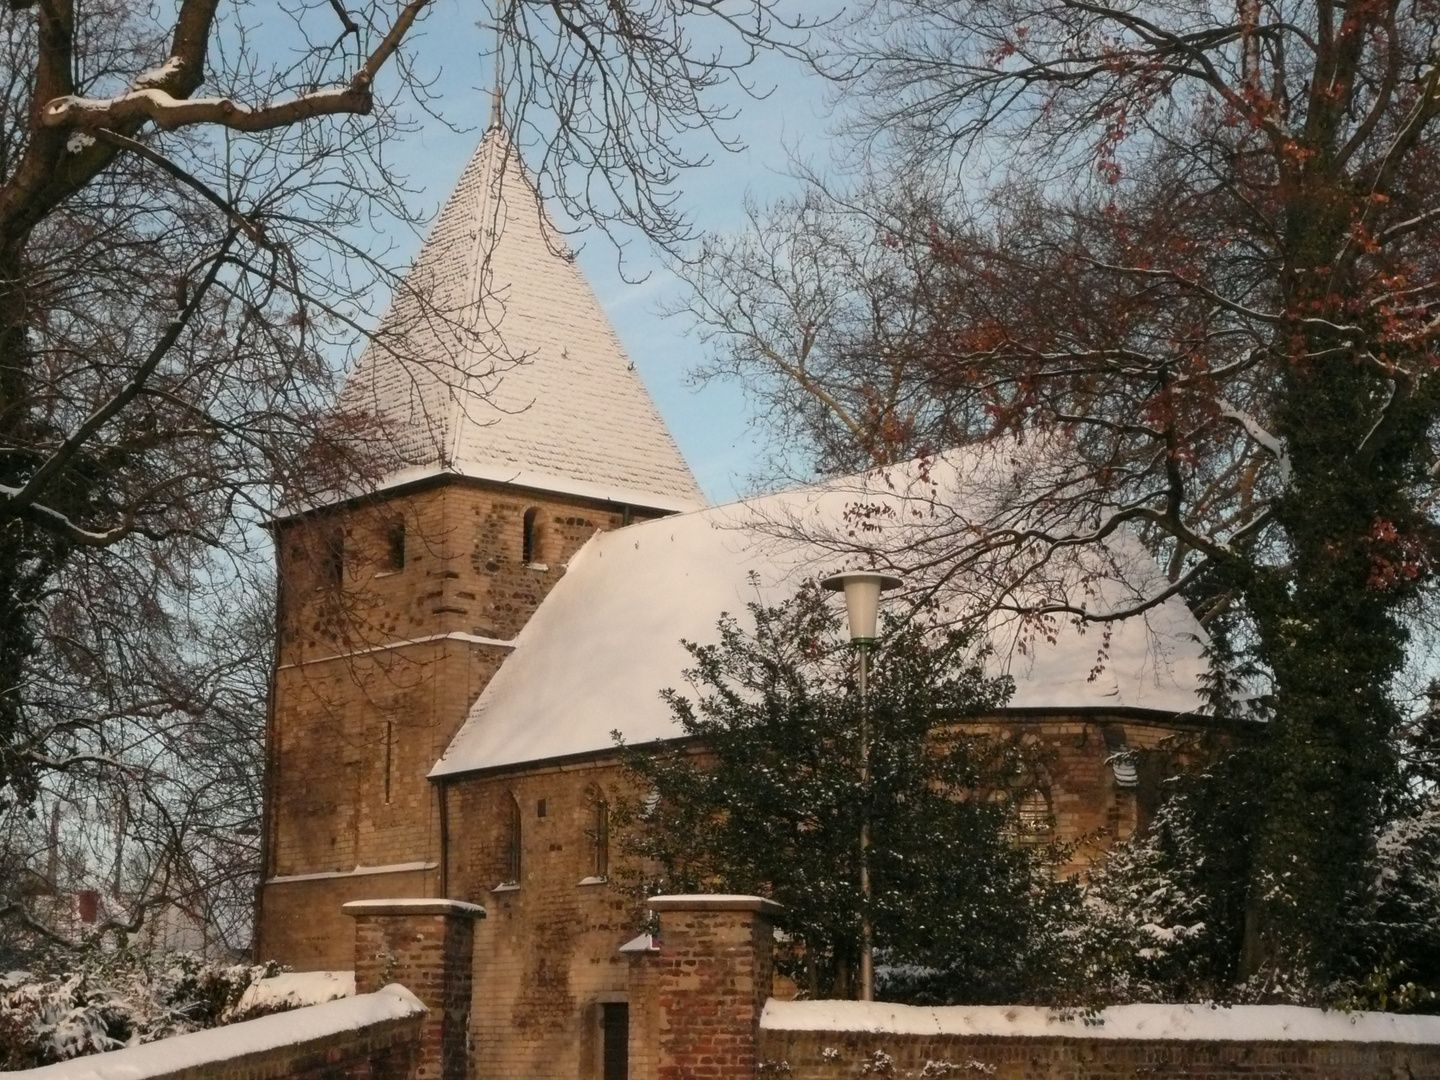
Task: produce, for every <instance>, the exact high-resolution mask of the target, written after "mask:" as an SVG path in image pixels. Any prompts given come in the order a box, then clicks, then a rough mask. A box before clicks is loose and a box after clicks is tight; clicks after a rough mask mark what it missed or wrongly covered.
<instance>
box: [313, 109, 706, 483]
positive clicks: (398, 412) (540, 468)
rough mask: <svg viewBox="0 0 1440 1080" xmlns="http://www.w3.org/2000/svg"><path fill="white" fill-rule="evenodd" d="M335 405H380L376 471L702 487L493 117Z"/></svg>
mask: <svg viewBox="0 0 1440 1080" xmlns="http://www.w3.org/2000/svg"><path fill="white" fill-rule="evenodd" d="M341 408H342V409H344V410H348V411H350V412H362V413H365V414H367V415H368V416H369V417H371V418H373V419H374V420H376V421H378V427H379V429H380V432H381V437H382V438H383V439H384V440H385V447H386V456H387V457H388V458H389V459H390V461H391V462H392V466H391V469H390V474H389V475H388V476H387V478H386V480H385V484H386V486H391V485H394V484H399V483H406V482H409V481H410V480H412V479H421V478H423V477H425V476H427V475H430V474H434V473H440V472H448V473H454V474H458V475H462V476H471V477H475V478H477V479H485V480H495V481H500V482H508V483H515V484H519V485H523V486H525V487H532V488H539V489H541V490H546V491H555V492H563V493H566V494H572V495H580V496H585V497H590V498H598V499H605V500H608V501H613V502H620V503H626V504H629V505H634V506H644V507H649V508H653V509H657V510H684V509H691V508H693V507H696V506H700V505H702V504H703V501H704V500H703V497H702V495H701V494H700V489H699V487H698V485H697V484H696V483H695V478H694V477H693V476H692V475H691V473H690V470H689V469H688V468H687V467H686V465H685V461H684V459H683V458H682V457H681V456H680V451H679V449H678V447H677V446H676V445H675V441H674V439H673V438H672V437H671V435H670V432H669V431H668V430H667V429H666V427H665V423H664V421H663V420H661V418H660V414H659V413H658V412H657V411H656V409H655V406H654V404H653V402H652V401H651V400H650V397H649V395H648V394H647V393H646V392H645V388H644V386H643V385H642V384H641V382H640V379H639V377H638V376H637V374H636V372H635V366H634V364H632V363H631V362H630V361H629V358H628V357H627V356H626V355H625V351H624V349H623V348H622V346H621V344H620V340H619V338H618V337H617V336H616V334H615V331H614V329H613V328H612V327H611V325H610V322H609V320H608V319H607V318H606V317H605V313H604V312H603V311H602V310H601V308H600V304H599V302H598V301H597V300H596V299H595V295H594V293H593V292H592V291H591V290H590V287H589V285H588V283H587V282H586V281H585V279H584V277H583V276H582V275H581V274H580V271H579V269H578V267H577V266H576V265H575V261H574V258H573V257H572V256H571V255H570V254H569V253H568V252H567V251H565V250H564V249H563V247H562V244H561V240H560V234H559V233H558V232H557V231H556V230H555V228H554V226H553V225H552V224H551V222H550V220H549V218H548V217H547V216H546V214H545V209H544V207H543V206H542V204H541V200H540V196H539V194H538V192H537V191H536V189H535V186H534V185H533V184H532V183H531V182H530V179H529V177H528V176H527V175H526V173H525V170H524V167H523V166H522V165H521V163H520V159H519V157H518V155H517V154H516V152H515V150H514V147H513V146H512V145H511V142H510V139H509V137H508V135H507V134H506V132H505V131H504V129H503V128H502V127H500V126H499V125H492V126H491V127H490V128H489V130H487V131H486V132H485V136H484V138H483V139H482V140H481V142H480V146H479V148H478V149H477V150H476V151H475V155H474V157H472V158H471V159H470V163H469V164H468V165H467V166H466V168H465V171H464V173H463V174H462V175H461V177H460V182H459V183H458V184H457V185H456V187H455V190H454V192H453V193H452V194H451V196H450V199H449V201H448V202H447V203H446V204H445V207H444V209H443V210H442V211H441V212H440V216H439V218H437V219H436V221H435V224H434V226H433V228H432V229H431V231H430V235H429V236H428V237H427V239H426V241H425V244H424V246H423V247H422V248H421V250H420V254H419V255H418V256H417V257H416V260H415V263H414V265H413V266H412V267H411V269H410V272H409V273H408V274H407V275H406V277H405V280H404V282H403V283H402V285H401V287H400V288H399V289H397V291H396V295H395V298H394V300H393V301H392V303H391V307H390V310H389V312H388V313H387V314H386V316H385V318H384V320H383V321H382V322H381V328H380V330H379V331H378V332H377V334H376V335H375V338H374V340H373V341H372V342H371V343H370V345H369V346H368V347H367V348H366V350H365V353H364V355H363V356H362V357H361V358H360V363H359V365H358V366H357V367H356V370H355V371H354V373H353V374H352V375H351V376H350V378H349V379H348V380H347V382H346V385H345V389H344V391H343V392H342V394H341Z"/></svg>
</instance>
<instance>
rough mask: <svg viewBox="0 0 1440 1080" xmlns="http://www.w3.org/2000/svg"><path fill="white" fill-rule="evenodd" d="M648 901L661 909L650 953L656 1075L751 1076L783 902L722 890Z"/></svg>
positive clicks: (678, 1079) (684, 1078) (729, 1079)
mask: <svg viewBox="0 0 1440 1080" xmlns="http://www.w3.org/2000/svg"><path fill="white" fill-rule="evenodd" d="M649 905H650V908H651V910H653V911H655V912H657V913H658V914H659V916H660V935H659V939H658V941H657V942H656V944H657V945H658V951H657V952H655V953H653V954H652V955H651V956H650V957H649V958H647V959H648V964H649V965H650V972H649V975H650V980H649V987H648V989H649V990H650V992H651V993H652V994H653V995H654V1002H653V1005H654V1009H655V1014H656V1015H655V1024H656V1027H657V1029H658V1030H657V1031H656V1038H655V1044H656V1045H655V1061H654V1067H655V1076H656V1077H657V1078H658V1080H734V1078H739V1077H753V1076H754V1075H755V1072H756V1056H755V1055H756V1039H757V1035H758V1033H759V1030H760V1014H761V1012H762V1010H763V1009H764V1008H765V1002H766V999H768V998H769V997H770V987H771V982H772V979H773V974H774V970H773V958H772V954H773V945H774V926H773V924H772V922H771V919H772V917H773V915H774V913H775V912H778V911H779V910H780V905H779V904H777V903H775V902H774V901H773V900H765V899H762V898H761V897H758V896H719V895H693V896H652V897H651V898H650V900H649ZM631 1004H632V1006H634V1005H635V1004H637V1003H636V1002H634V1001H632V1002H631Z"/></svg>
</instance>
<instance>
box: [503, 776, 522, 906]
mask: <svg viewBox="0 0 1440 1080" xmlns="http://www.w3.org/2000/svg"><path fill="white" fill-rule="evenodd" d="M508 801H509V811H510V820H509V822H508V826H507V828H506V831H505V880H504V882H503V883H502V884H505V885H519V884H520V852H521V840H522V832H521V829H522V826H521V819H522V817H523V815H522V814H521V813H520V800H519V799H517V798H516V797H515V793H514V792H513V791H512V792H510V797H509V800H508Z"/></svg>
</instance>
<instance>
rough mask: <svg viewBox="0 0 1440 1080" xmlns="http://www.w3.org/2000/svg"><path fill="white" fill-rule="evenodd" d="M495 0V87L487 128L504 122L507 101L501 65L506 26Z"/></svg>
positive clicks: (503, 72)
mask: <svg viewBox="0 0 1440 1080" xmlns="http://www.w3.org/2000/svg"><path fill="white" fill-rule="evenodd" d="M503 2H504V0H495V86H494V88H493V89H492V90H491V91H490V122H489V123H488V124H487V125H486V127H487V128H497V127H499V126H500V125H501V123H502V122H503V121H504V115H503V111H502V103H503V101H504V100H505V65H504V64H502V63H501V59H500V58H501V51H500V50H501V47H502V45H503V43H504V40H505V32H504V24H503V22H502V21H501V4H502V3H503Z"/></svg>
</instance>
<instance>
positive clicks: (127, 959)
mask: <svg viewBox="0 0 1440 1080" xmlns="http://www.w3.org/2000/svg"><path fill="white" fill-rule="evenodd" d="M279 971H280V968H279V967H278V966H277V965H275V964H268V965H258V966H255V965H249V964H228V965H227V964H219V963H215V962H213V961H210V962H207V961H204V960H201V959H199V958H197V957H195V956H193V955H191V954H189V953H173V954H168V955H160V956H154V955H150V956H146V955H141V954H138V953H136V952H133V951H128V950H127V951H120V952H115V953H95V952H91V953H81V954H74V953H66V954H63V956H59V957H55V958H52V960H51V961H50V962H49V963H48V964H47V965H45V967H44V968H41V969H38V970H36V971H34V972H11V973H10V974H8V975H6V976H4V978H3V979H0V1069H24V1068H31V1067H33V1066H36V1065H44V1064H48V1063H50V1062H54V1061H64V1060H66V1059H68V1058H73V1057H80V1056H82V1055H84V1054H95V1053H101V1052H103V1051H106V1050H117V1049H119V1048H120V1047H122V1046H130V1045H135V1044H137V1043H147V1042H153V1041H155V1040H156V1039H163V1038H167V1037H169V1036H171V1035H181V1034H184V1033H185V1032H187V1031H197V1030H199V1029H201V1028H207V1027H214V1026H216V1025H217V1024H220V1023H224V1022H225V1021H226V1020H227V1019H228V1016H227V1015H226V1014H227V1011H228V1010H230V1009H231V1008H232V1007H233V1006H234V1005H235V1003H236V1002H237V1001H239V999H240V996H241V995H242V994H243V993H244V992H245V988H246V987H248V986H249V985H250V984H251V983H252V982H254V981H255V980H256V979H260V978H264V977H266V976H270V975H275V974H278V973H279Z"/></svg>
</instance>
